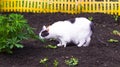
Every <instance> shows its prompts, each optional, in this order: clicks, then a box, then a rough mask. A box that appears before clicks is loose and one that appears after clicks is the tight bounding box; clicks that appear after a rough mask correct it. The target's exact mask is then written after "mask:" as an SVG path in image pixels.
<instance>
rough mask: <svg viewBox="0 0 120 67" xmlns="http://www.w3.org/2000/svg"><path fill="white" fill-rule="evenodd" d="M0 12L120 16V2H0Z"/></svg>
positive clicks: (26, 0) (111, 0)
mask: <svg viewBox="0 0 120 67" xmlns="http://www.w3.org/2000/svg"><path fill="white" fill-rule="evenodd" d="M0 12H35V13H53V12H64V13H71V14H77V13H81V12H89V13H95V12H100V13H107V14H116V15H120V0H99V1H97V0H0Z"/></svg>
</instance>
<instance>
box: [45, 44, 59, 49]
mask: <svg viewBox="0 0 120 67" xmlns="http://www.w3.org/2000/svg"><path fill="white" fill-rule="evenodd" d="M46 48H51V49H56V48H57V46H54V45H47V46H46Z"/></svg>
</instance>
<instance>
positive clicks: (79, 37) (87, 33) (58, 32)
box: [39, 17, 93, 47]
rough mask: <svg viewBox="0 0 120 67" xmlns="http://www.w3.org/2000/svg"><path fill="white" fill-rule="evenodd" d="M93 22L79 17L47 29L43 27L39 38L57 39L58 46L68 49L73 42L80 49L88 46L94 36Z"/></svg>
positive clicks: (56, 23) (57, 23)
mask: <svg viewBox="0 0 120 67" xmlns="http://www.w3.org/2000/svg"><path fill="white" fill-rule="evenodd" d="M92 24H93V23H92V22H91V21H90V20H88V19H87V18H84V17H77V18H73V19H69V20H65V21H58V22H55V23H53V24H52V25H50V26H48V27H46V26H43V28H42V30H41V32H40V33H39V36H40V38H41V39H52V38H53V39H56V40H57V41H59V44H57V46H64V47H66V45H67V43H69V42H73V43H75V44H77V46H78V47H81V46H88V45H89V43H90V40H91V35H92V29H91V26H92Z"/></svg>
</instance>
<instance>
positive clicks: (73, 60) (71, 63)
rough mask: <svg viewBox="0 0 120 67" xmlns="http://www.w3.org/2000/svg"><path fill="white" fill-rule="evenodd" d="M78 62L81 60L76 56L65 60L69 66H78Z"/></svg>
mask: <svg viewBox="0 0 120 67" xmlns="http://www.w3.org/2000/svg"><path fill="white" fill-rule="evenodd" d="M78 62H79V61H78V59H77V58H74V57H72V58H70V59H68V60H65V63H66V64H67V65H69V66H76V65H78Z"/></svg>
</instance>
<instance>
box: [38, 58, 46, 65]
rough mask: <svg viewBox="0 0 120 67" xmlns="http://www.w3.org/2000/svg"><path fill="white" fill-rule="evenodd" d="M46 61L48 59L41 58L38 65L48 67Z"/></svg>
mask: <svg viewBox="0 0 120 67" xmlns="http://www.w3.org/2000/svg"><path fill="white" fill-rule="evenodd" d="M47 61H48V58H43V59H41V60H40V62H39V63H40V64H44V65H45V66H46V67H48V65H47Z"/></svg>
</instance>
